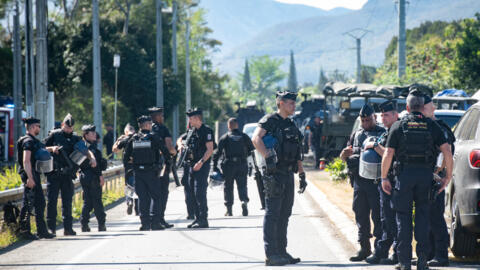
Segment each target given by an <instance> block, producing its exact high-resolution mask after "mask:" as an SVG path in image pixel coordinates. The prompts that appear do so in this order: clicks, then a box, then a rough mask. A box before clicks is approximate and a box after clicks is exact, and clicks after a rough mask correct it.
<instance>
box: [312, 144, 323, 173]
mask: <svg viewBox="0 0 480 270" xmlns="http://www.w3.org/2000/svg"><path fill="white" fill-rule="evenodd" d="M321 150H322V149H321V148H320V145H315V146H314V147H313V153H314V156H315V169H318V166H319V165H320V158H322V156H321V154H322V151H321Z"/></svg>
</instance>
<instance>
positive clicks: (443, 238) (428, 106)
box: [423, 95, 455, 266]
mask: <svg viewBox="0 0 480 270" xmlns="http://www.w3.org/2000/svg"><path fill="white" fill-rule="evenodd" d="M424 99H425V105H424V107H423V115H425V116H426V117H428V118H430V119H432V120H434V121H435V122H436V123H437V124H438V125H439V126H440V127H441V128H442V131H443V133H444V136H445V137H446V138H447V143H448V144H449V145H450V149H451V151H452V155H453V153H454V142H455V135H454V134H453V132H452V130H451V129H450V127H449V126H448V125H447V123H445V122H444V121H442V120H441V119H436V118H435V109H436V107H435V105H434V104H433V102H432V99H431V98H430V97H429V96H427V95H425V97H424ZM435 173H437V174H438V175H441V176H445V162H444V159H443V155H442V154H441V153H439V156H438V158H437V167H436V169H435ZM433 199H434V200H433V201H432V202H431V204H430V254H429V256H428V259H429V261H428V266H448V265H449V262H448V246H449V241H450V238H449V235H448V229H447V224H446V222H445V218H444V215H443V214H444V212H445V191H442V192H441V193H440V194H438V195H437V196H434V198H433Z"/></svg>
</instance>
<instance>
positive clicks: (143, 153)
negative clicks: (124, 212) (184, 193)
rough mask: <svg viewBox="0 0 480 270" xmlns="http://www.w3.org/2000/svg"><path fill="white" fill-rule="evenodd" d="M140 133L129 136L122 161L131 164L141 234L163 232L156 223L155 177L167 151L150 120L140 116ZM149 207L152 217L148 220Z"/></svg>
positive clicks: (159, 172)
mask: <svg viewBox="0 0 480 270" xmlns="http://www.w3.org/2000/svg"><path fill="white" fill-rule="evenodd" d="M137 120H138V126H139V128H140V131H139V132H138V133H136V134H135V135H133V136H132V138H131V139H130V141H129V142H128V144H127V148H126V150H125V159H126V160H129V161H131V162H132V164H133V171H134V175H135V192H136V193H137V195H138V199H139V203H140V221H141V223H142V226H141V227H140V230H141V231H149V230H154V231H155V230H163V229H165V227H164V226H163V225H162V224H161V223H160V221H161V217H160V213H161V211H160V207H161V206H160V181H159V175H160V174H161V173H162V169H163V166H164V160H165V159H164V156H165V155H166V154H168V151H167V150H166V149H165V148H164V147H163V142H162V141H161V139H160V137H159V136H155V135H154V134H153V133H152V132H151V131H152V119H151V118H150V117H149V116H145V115H144V116H140V117H139V118H138V119H137ZM151 205H152V209H153V216H152V217H150V206H151Z"/></svg>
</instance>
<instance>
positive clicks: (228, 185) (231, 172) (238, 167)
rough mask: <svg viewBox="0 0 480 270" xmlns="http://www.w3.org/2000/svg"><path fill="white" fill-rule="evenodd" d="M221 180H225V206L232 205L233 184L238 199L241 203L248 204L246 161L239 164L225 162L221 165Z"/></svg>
mask: <svg viewBox="0 0 480 270" xmlns="http://www.w3.org/2000/svg"><path fill="white" fill-rule="evenodd" d="M222 173H223V178H224V179H225V187H224V189H223V194H224V198H225V205H226V206H232V205H233V197H234V196H233V184H234V182H237V190H238V197H239V198H240V201H242V202H248V201H249V199H248V190H247V174H248V163H247V160H246V159H245V160H243V161H240V162H232V161H227V162H226V163H225V164H222Z"/></svg>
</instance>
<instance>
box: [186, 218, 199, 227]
mask: <svg viewBox="0 0 480 270" xmlns="http://www.w3.org/2000/svg"><path fill="white" fill-rule="evenodd" d="M197 223H198V220H196V219H195V220H193V222H192V223H190V224H188V226H187V228H192V227H193V226H195V225H197Z"/></svg>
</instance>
